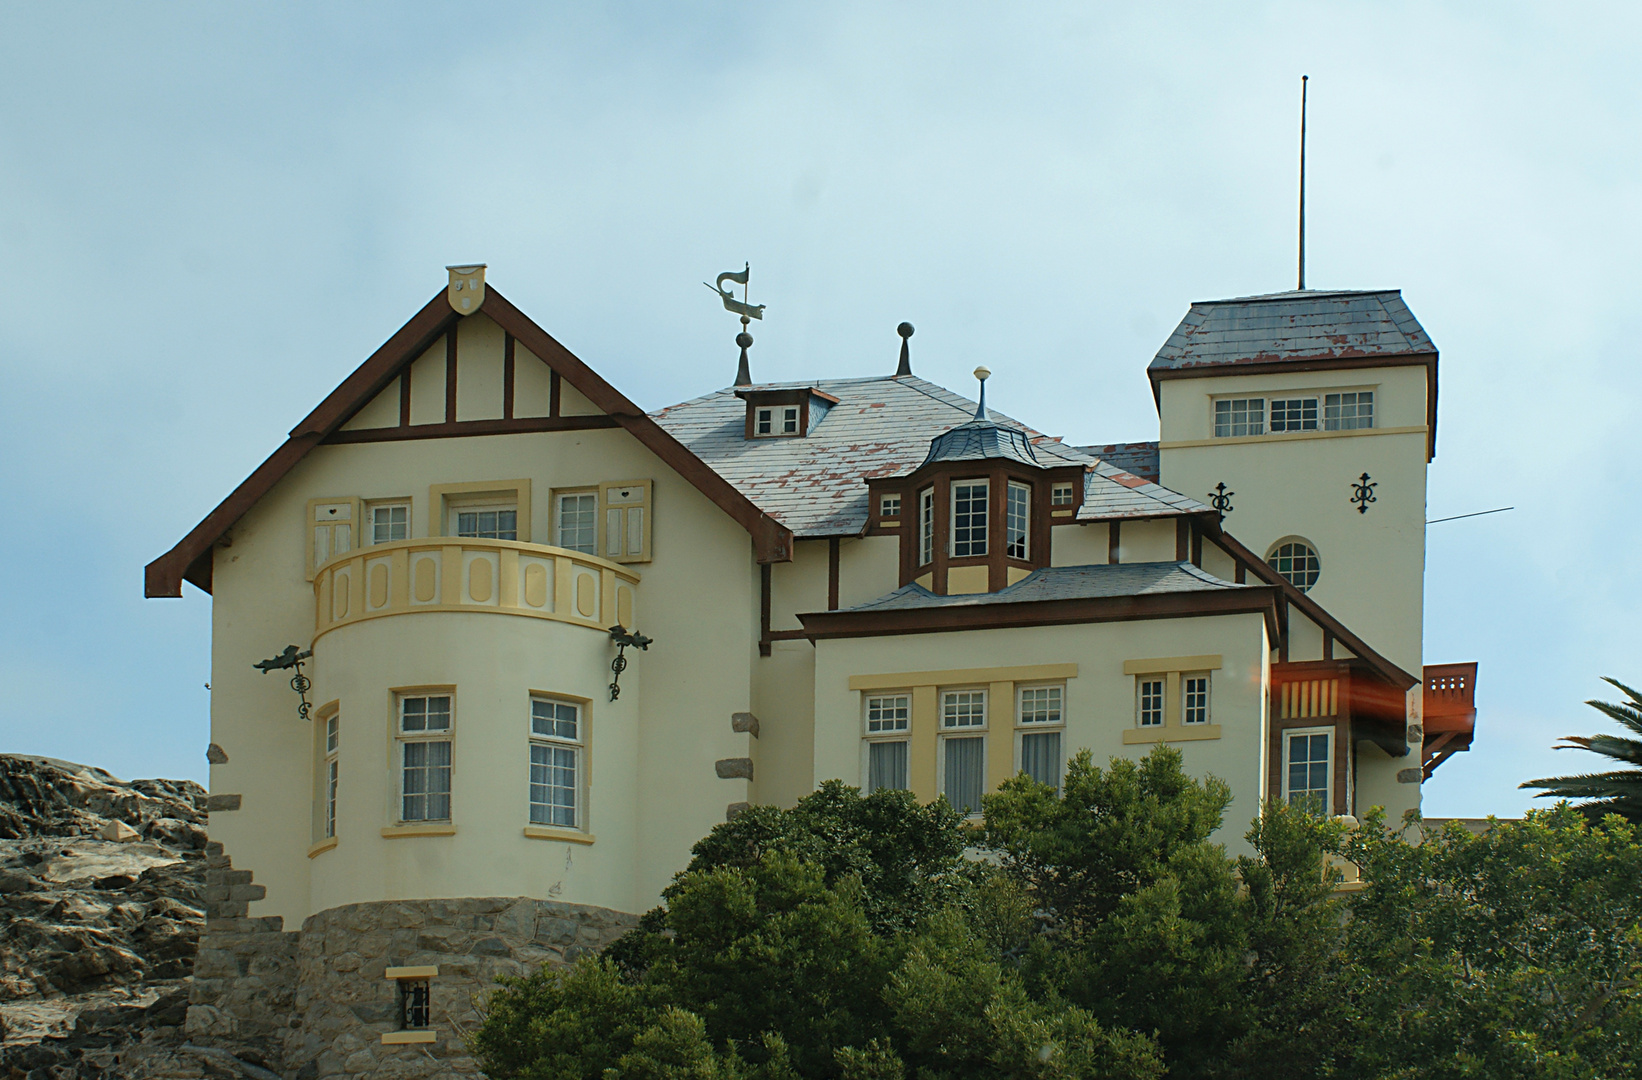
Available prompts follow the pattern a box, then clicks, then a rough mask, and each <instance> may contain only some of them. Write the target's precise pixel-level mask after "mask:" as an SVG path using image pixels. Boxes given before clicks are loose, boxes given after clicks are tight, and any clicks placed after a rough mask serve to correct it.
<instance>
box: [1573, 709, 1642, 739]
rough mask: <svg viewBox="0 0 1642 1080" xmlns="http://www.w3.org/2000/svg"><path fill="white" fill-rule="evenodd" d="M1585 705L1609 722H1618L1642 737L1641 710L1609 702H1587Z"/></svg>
mask: <svg viewBox="0 0 1642 1080" xmlns="http://www.w3.org/2000/svg"><path fill="white" fill-rule="evenodd" d="M1585 704H1587V705H1589V706H1590V707H1591V708H1593V709H1595V710H1596V711H1597V712H1599V713H1602V714H1603V715H1604V716H1607V717H1608V718H1609V719H1610V720H1615V721H1618V722H1619V723H1621V724H1623V725H1625V726H1626V727H1628V728H1630V729H1631V730H1632V731H1634V732H1636V733H1637V734H1638V735H1642V710H1638V709H1635V708H1633V707H1631V706H1629V705H1615V704H1613V703H1612V702H1609V701H1587V702H1586V703H1585Z"/></svg>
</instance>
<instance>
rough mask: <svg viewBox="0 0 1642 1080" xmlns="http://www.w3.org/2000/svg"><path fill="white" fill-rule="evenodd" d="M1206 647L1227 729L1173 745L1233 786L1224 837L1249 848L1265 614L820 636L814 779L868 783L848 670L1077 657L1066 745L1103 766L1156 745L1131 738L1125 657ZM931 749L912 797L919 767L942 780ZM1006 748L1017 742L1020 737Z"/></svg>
mask: <svg viewBox="0 0 1642 1080" xmlns="http://www.w3.org/2000/svg"><path fill="white" fill-rule="evenodd" d="M1209 654H1215V655H1219V656H1220V657H1221V667H1220V668H1219V669H1218V670H1217V671H1215V672H1214V675H1213V683H1212V687H1211V695H1212V703H1211V710H1212V713H1211V722H1212V723H1214V724H1217V725H1218V726H1219V729H1220V737H1219V738H1217V739H1204V740H1194V741H1183V742H1176V743H1171V744H1170V745H1173V746H1175V747H1177V748H1178V749H1179V750H1180V751H1181V752H1182V754H1183V755H1184V757H1185V762H1186V767H1187V769H1188V770H1190V771H1191V772H1192V774H1193V775H1196V776H1204V775H1208V774H1213V775H1215V776H1219V777H1220V778H1221V779H1223V780H1225V781H1226V782H1227V783H1229V784H1230V785H1231V787H1232V790H1233V792H1234V799H1233V802H1232V805H1231V806H1230V808H1229V809H1228V810H1227V812H1226V819H1225V826H1224V827H1223V828H1222V830H1221V832H1220V834H1218V839H1220V840H1221V841H1222V842H1224V843H1226V844H1227V845H1228V846H1229V847H1230V848H1231V850H1233V851H1241V850H1243V841H1242V835H1243V833H1244V832H1245V831H1247V829H1248V824H1249V822H1250V821H1251V820H1253V818H1254V817H1255V816H1256V815H1257V814H1258V813H1259V810H1260V801H1261V792H1262V791H1264V783H1265V758H1266V754H1265V745H1266V733H1267V724H1266V716H1267V712H1266V686H1267V684H1268V674H1267V673H1268V666H1267V642H1266V631H1265V623H1264V620H1263V619H1262V618H1261V617H1260V616H1258V615H1225V616H1217V617H1198V618H1179V619H1161V620H1155V621H1147V622H1118V623H1094V624H1087V625H1082V626H1056V627H1030V628H1023V629H1010V630H987V631H975V632H968V633H933V634H915V635H907V636H904V637H894V638H845V639H834V640H823V641H821V642H818V643H817V646H816V659H815V778H816V781H817V782H820V781H822V780H826V779H829V778H834V777H836V778H839V779H842V780H844V781H845V782H847V783H850V784H861V783H862V782H863V780H864V777H863V775H862V771H863V754H862V737H863V735H864V721H863V717H862V697H863V692H862V691H858V690H851V689H850V678H851V677H852V676H865V675H882V676H891V677H895V676H899V675H900V674H903V673H921V672H931V671H952V670H955V669H976V668H982V669H996V668H1008V667H1012V666H1030V665H1046V664H1075V665H1076V666H1077V675H1076V676H1075V677H1073V678H1068V679H1066V680H1065V682H1066V705H1065V711H1066V729H1065V730H1066V734H1065V737H1064V740H1063V750H1064V753H1065V756H1066V757H1067V758H1070V757H1071V755H1072V754H1073V753H1075V752H1076V751H1077V750H1078V749H1081V748H1085V747H1087V748H1088V749H1090V750H1091V751H1092V752H1093V754H1094V758H1095V761H1096V763H1097V764H1101V765H1104V764H1105V763H1106V761H1107V760H1108V759H1110V758H1112V757H1127V758H1131V759H1139V758H1140V757H1143V756H1144V755H1145V754H1146V753H1147V752H1148V751H1149V750H1150V749H1151V748H1152V747H1151V745H1148V744H1134V743H1125V742H1124V732H1126V731H1134V730H1136V728H1135V677H1134V676H1133V675H1125V674H1124V670H1123V664H1124V661H1126V660H1141V659H1156V658H1165V657H1179V656H1202V655H1209ZM941 685H948V686H968V685H973V682H972V680H970V679H963V678H960V679H954V680H953V681H952V682H950V683H945V682H943V683H940V684H938V686H937V690H938V689H939V686H941ZM985 685H991V684H990V683H987V684H985ZM914 707H915V708H916V703H915V706H914ZM1001 707H1002V708H1001ZM1000 708H1001V711H1000ZM1012 710H1013V702H1012V701H1010V702H1008V703H1007V704H1006V703H1003V702H1000V701H999V700H998V698H997V694H996V693H994V694H993V700H992V701H991V703H990V704H989V721H990V723H989V738H988V751H989V754H990V753H991V752H992V750H993V737H992V736H991V733H990V731H991V729H992V728H994V727H995V726H996V725H997V724H999V723H1005V724H1007V725H1008V726H1009V728H1010V729H1011V730H1012V727H1013V722H1012V719H1008V720H1004V719H1002V717H1004V716H1005V715H1007V716H1008V717H1010V718H1012V716H1013V711H1012ZM920 736H922V737H920ZM935 745H936V744H935V742H934V733H933V732H929V733H921V732H919V731H917V730H915V731H914V732H913V735H912V747H911V753H912V754H913V761H912V768H911V780H912V785H913V789H914V791H915V792H917V791H919V788H920V786H921V783H920V766H921V765H922V775H923V776H925V777H933V776H934V771H933V767H932V766H931V764H930V763H929V762H921V760H920V755H924V754H932V753H934V752H935ZM1002 745H1003V744H1002V743H1001V741H1000V743H999V746H1000V747H1001V746H1002ZM1009 745H1010V746H1013V745H1014V742H1013V739H1012V738H1011V739H1010V740H1009ZM1014 764H1015V763H1014V762H1013V761H1011V762H1010V763H1009V767H1008V768H1004V769H1001V770H1000V768H999V767H998V766H999V763H998V762H996V761H995V760H994V761H991V762H989V764H988V770H987V771H988V776H989V777H998V776H1000V775H1008V774H1009V772H1010V770H1011V769H1012V768H1013V766H1014ZM920 794H925V793H923V792H920Z"/></svg>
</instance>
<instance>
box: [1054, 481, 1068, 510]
mask: <svg viewBox="0 0 1642 1080" xmlns="http://www.w3.org/2000/svg"><path fill="white" fill-rule="evenodd" d="M1049 505H1050V506H1071V505H1072V485H1071V484H1056V485H1055V486H1054V487H1052V488H1050V489H1049Z"/></svg>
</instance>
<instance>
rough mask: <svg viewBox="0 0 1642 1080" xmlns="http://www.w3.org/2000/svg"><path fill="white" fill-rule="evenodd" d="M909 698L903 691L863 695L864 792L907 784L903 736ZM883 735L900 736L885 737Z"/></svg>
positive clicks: (909, 710)
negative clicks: (865, 747) (865, 736)
mask: <svg viewBox="0 0 1642 1080" xmlns="http://www.w3.org/2000/svg"><path fill="white" fill-rule="evenodd" d="M911 704H912V698H911V696H910V695H907V694H875V695H872V696H870V697H868V698H867V699H866V711H867V739H868V741H867V792H868V793H869V794H870V793H872V792H874V791H877V790H878V789H879V788H905V787H907V740H906V739H905V738H904V736H905V735H906V734H907V732H908V730H909V729H910V726H911V718H912V708H911ZM885 735H900V736H903V737H902V738H896V739H885V738H882V736H885Z"/></svg>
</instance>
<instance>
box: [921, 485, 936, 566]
mask: <svg viewBox="0 0 1642 1080" xmlns="http://www.w3.org/2000/svg"><path fill="white" fill-rule="evenodd" d="M934 558H935V489H934V488H925V489H924V490H923V491H920V492H919V493H918V565H919V566H927V565H928V564H929V562H930V560H932V559H934Z"/></svg>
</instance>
